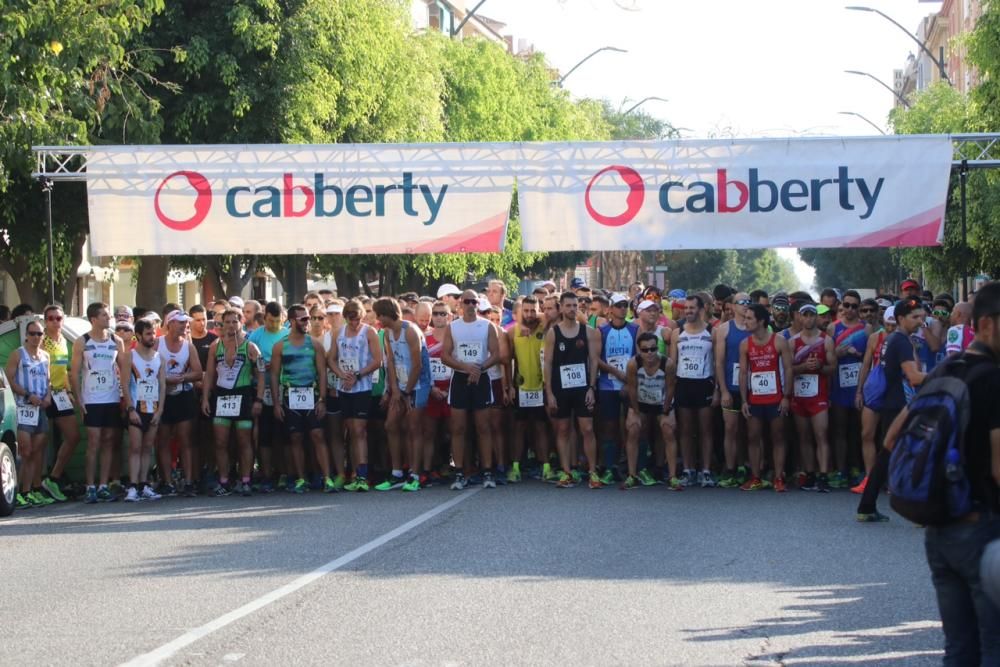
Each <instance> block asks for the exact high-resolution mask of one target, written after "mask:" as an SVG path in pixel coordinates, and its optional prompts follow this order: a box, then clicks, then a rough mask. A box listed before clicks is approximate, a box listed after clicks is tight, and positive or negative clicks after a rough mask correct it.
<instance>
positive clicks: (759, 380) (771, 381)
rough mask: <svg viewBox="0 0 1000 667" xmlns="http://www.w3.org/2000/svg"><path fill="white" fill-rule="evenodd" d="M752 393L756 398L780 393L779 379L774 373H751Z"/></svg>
mask: <svg viewBox="0 0 1000 667" xmlns="http://www.w3.org/2000/svg"><path fill="white" fill-rule="evenodd" d="M750 391H752V392H753V393H754V395H756V396H774V395H775V394H777V393H778V377H777V376H776V375H775V373H774V371H761V372H758V373H751V374H750Z"/></svg>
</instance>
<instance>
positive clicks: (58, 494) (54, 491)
mask: <svg viewBox="0 0 1000 667" xmlns="http://www.w3.org/2000/svg"><path fill="white" fill-rule="evenodd" d="M42 489H43V490H44V491H45V493H47V494H49V496H50V497H51V498H52V499H53V500H55V501H56V502H58V503H64V502H66V500H67V499H66V495H65V494H64V493H63V492H62V489H60V488H59V483H58V482H56V480H54V479H52V478H51V477H46V478H45V479H43V480H42Z"/></svg>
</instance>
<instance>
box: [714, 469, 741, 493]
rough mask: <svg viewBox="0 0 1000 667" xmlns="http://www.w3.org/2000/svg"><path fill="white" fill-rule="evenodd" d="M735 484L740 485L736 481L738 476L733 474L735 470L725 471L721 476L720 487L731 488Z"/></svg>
mask: <svg viewBox="0 0 1000 667" xmlns="http://www.w3.org/2000/svg"><path fill="white" fill-rule="evenodd" d="M734 486H739V484H738V483H737V482H736V478H735V477H734V476H733V472H732V471H731V470H726V471H724V472H723V473H722V476H721V477H719V488H721V489H731V488H733V487H734Z"/></svg>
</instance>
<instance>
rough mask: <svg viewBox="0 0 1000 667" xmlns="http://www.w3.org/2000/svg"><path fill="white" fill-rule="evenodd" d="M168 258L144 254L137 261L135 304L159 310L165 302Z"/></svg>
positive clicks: (168, 266)
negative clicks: (137, 274) (137, 273)
mask: <svg viewBox="0 0 1000 667" xmlns="http://www.w3.org/2000/svg"><path fill="white" fill-rule="evenodd" d="M169 268H170V258H169V257H166V256H163V255H146V256H144V257H142V261H141V262H140V263H139V277H138V280H137V281H136V288H135V305H137V306H142V307H143V308H150V309H152V310H157V311H159V310H160V308H162V307H163V305H164V304H165V303H166V302H167V271H168V270H169Z"/></svg>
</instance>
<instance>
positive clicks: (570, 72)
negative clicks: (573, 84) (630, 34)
mask: <svg viewBox="0 0 1000 667" xmlns="http://www.w3.org/2000/svg"><path fill="white" fill-rule="evenodd" d="M601 51H617V52H618V53H628V51H626V50H625V49H619V48H618V47H615V46H602V47H601V48H599V49H595V50H594V51H593V52H591V53H589V54H588V55H587V57H586V58H584V59H583V60H581V61H580V62H578V63H577V64H575V65H573V66H572V67H571V68H570V69H569V71H568V72H566V73H565V74H563V75H562V76H561V77H559V80H558V81H556V85H557V86H561V85H562V84H563V81H565V80H566V77H568V76H569V75H570V74H572V73H573V72H575V71H576V68H577V67H579V66H580V65H582V64H583V63H585V62H587V61H588V60H590V59H591V58H593V57H594V56H596V55H597V54H598V53H600V52H601Z"/></svg>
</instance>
